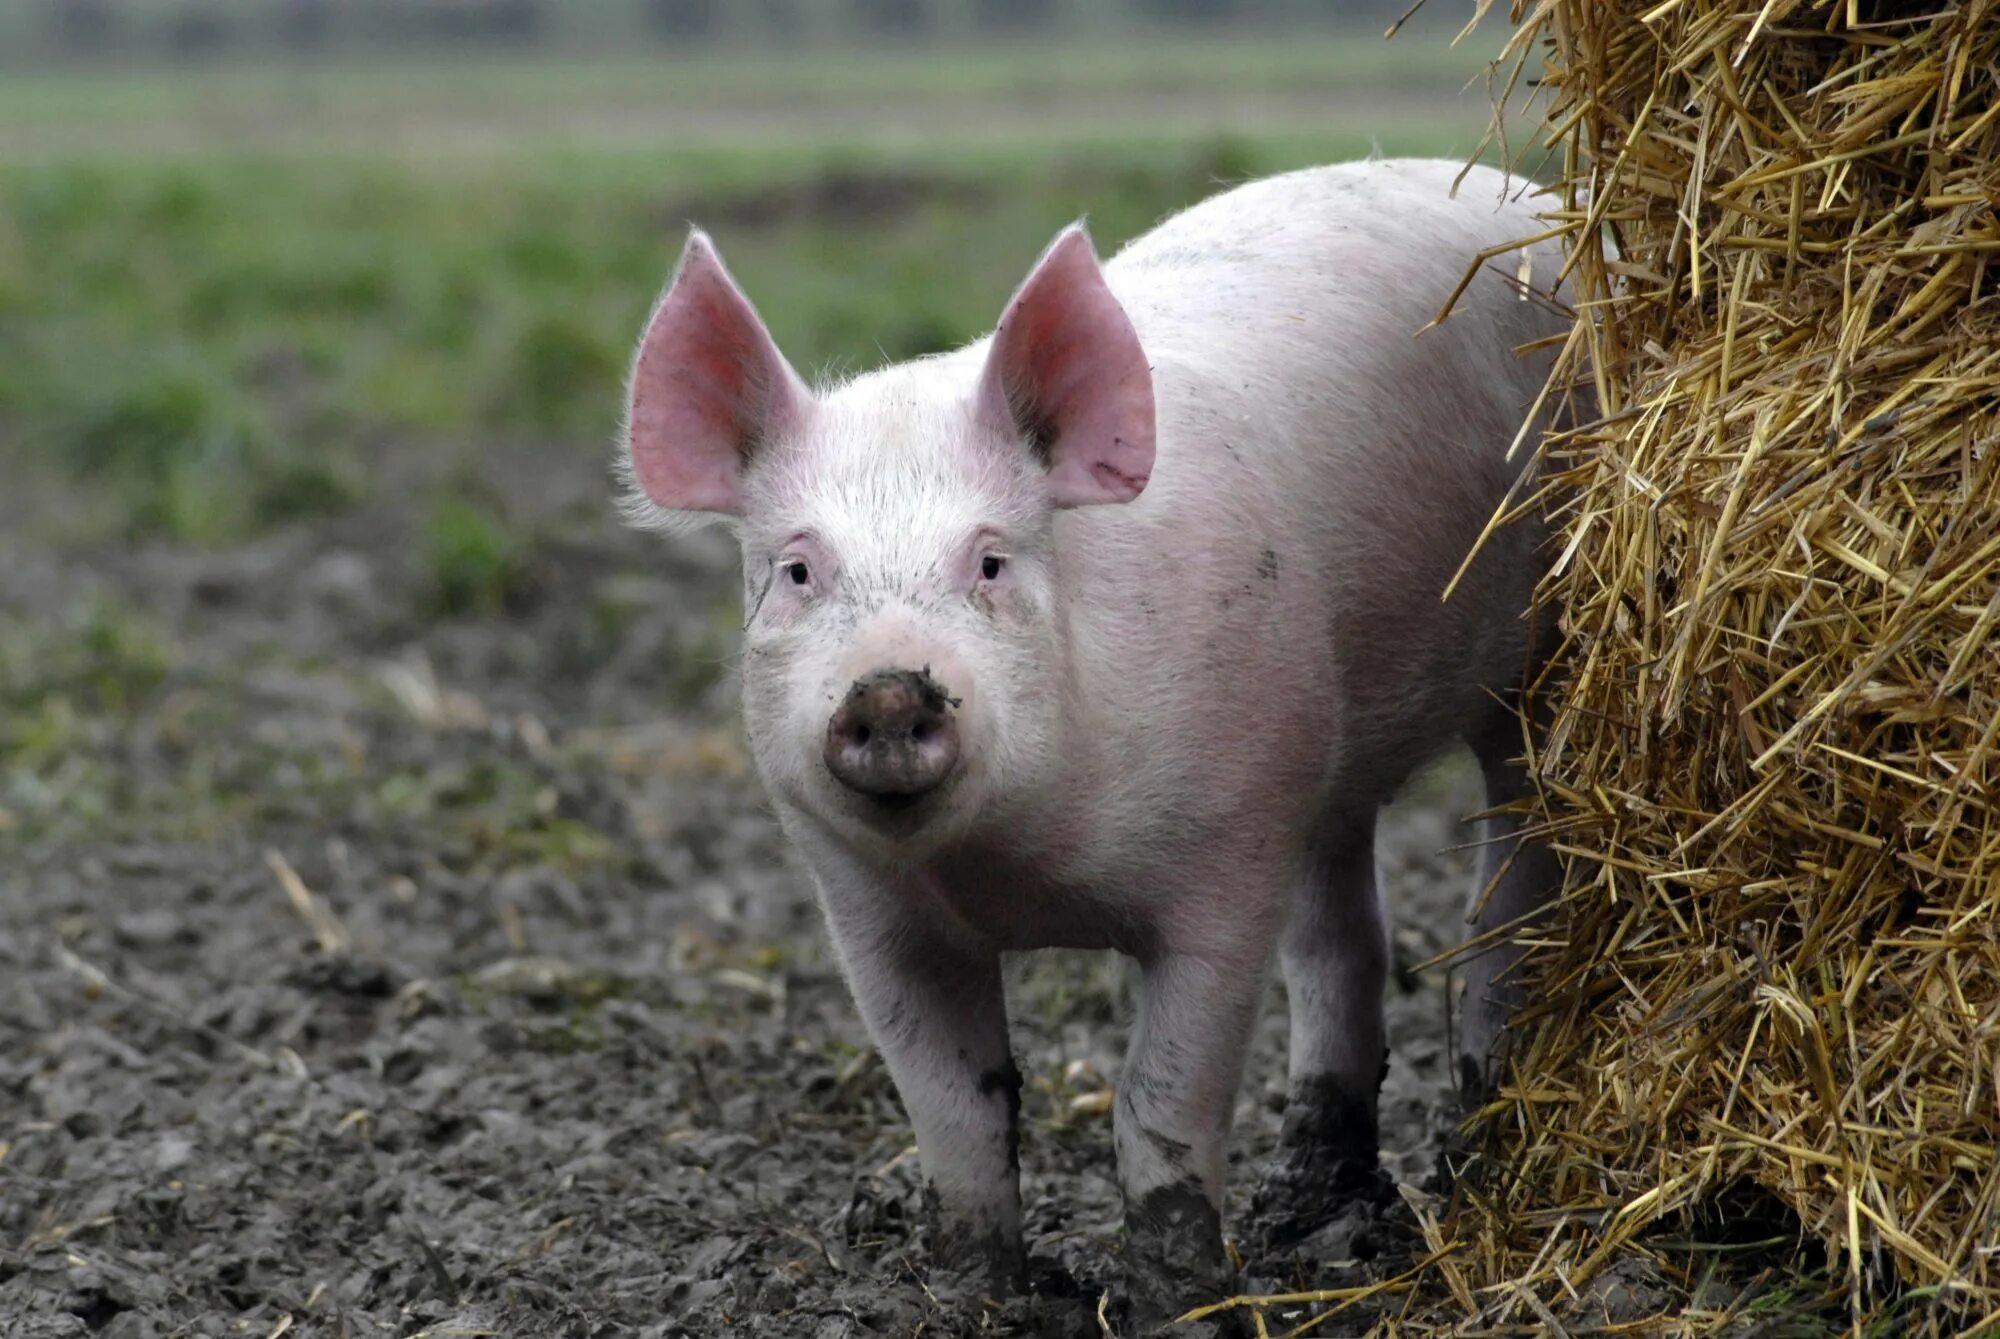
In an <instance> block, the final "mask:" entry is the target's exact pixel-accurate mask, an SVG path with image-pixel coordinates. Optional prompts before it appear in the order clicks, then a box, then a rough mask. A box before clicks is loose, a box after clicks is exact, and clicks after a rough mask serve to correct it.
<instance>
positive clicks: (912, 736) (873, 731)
mask: <svg viewBox="0 0 2000 1339" xmlns="http://www.w3.org/2000/svg"><path fill="white" fill-rule="evenodd" d="M957 706H958V702H957V701H956V700H955V699H953V698H951V697H948V696H946V694H945V691H944V689H943V687H941V686H940V685H939V684H938V681H937V680H936V679H933V678H932V677H931V673H930V670H929V669H928V668H926V669H922V670H877V671H875V672H874V673H873V674H865V675H863V676H862V677H861V678H859V679H856V680H855V681H854V684H853V686H852V687H850V688H849V689H848V690H847V696H846V697H845V698H843V699H842V700H841V703H840V706H839V707H838V708H836V709H835V711H834V713H833V718H832V719H831V720H829V721H828V722H827V725H826V766H827V770H828V771H830V772H832V773H833V775H834V779H835V780H837V781H839V782H840V784H841V785H843V786H846V787H847V788H848V789H849V790H852V791H856V792H858V793H860V794H862V795H866V796H868V797H869V798H871V799H876V800H889V801H894V800H910V799H915V798H916V797H918V796H920V795H925V794H928V793H929V792H931V791H933V790H936V789H937V788H938V786H939V785H941V784H942V783H943V782H944V780H945V778H946V777H948V776H950V775H951V772H952V769H953V768H954V767H956V766H957V765H958V723H957V722H956V721H955V720H954V719H953V718H952V713H953V710H954V709H955V708H956V707H957Z"/></svg>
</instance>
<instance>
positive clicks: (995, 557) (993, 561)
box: [979, 553, 1007, 581]
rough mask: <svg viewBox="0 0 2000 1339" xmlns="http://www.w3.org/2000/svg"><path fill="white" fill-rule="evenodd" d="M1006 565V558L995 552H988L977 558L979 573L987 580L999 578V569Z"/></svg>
mask: <svg viewBox="0 0 2000 1339" xmlns="http://www.w3.org/2000/svg"><path fill="white" fill-rule="evenodd" d="M1006 565H1007V560H1006V559H1005V558H1002V557H1001V556H1000V555H999V554H997V553H989V554H987V555H986V556H985V557H984V558H981V559H980V560H979V575H980V576H982V577H984V578H986V580H988V581H998V580H999V579H1000V569H1001V568H1002V567H1005V566H1006Z"/></svg>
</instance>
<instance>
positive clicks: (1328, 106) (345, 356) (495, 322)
mask: <svg viewBox="0 0 2000 1339" xmlns="http://www.w3.org/2000/svg"><path fill="white" fill-rule="evenodd" d="M1369 40H1373V39H1369ZM1361 41H1362V39H1360V38H1356V39H1353V40H1352V41H1333V42H1323V43H1320V44H1318V45H1314V44H1312V43H1299V44H1293V45H1290V46H1286V45H1279V44H1272V43H1268V42H1267V43H1262V44H1258V43H1250V44H1245V45H1220V46H1190V45H1182V46H1178V47H1173V46H1166V47H1159V48H1156V49H1151V50H1144V51H1139V50H1123V51H1120V52H1116V53H1110V54H1107V53H1106V52H1105V51H1069V52H1062V53H1042V54H1041V55H1039V56H1033V55H1031V54H1030V53H1026V52H1022V51H1018V50H1007V49H1001V50H999V51H996V52H987V53H979V54H959V55H953V56H948V57H936V58H933V57H917V56H913V55H910V54H908V53H904V54H896V53H887V54H876V55H873V56H868V57H857V56H851V55H850V56H849V57H847V58H845V59H843V60H826V59H820V58H815V59H810V60H799V59H792V60H790V61H789V62H787V61H781V60H779V59H777V58H768V57H767V58H750V57H736V58H731V59H730V60H725V61H719V62H711V63H707V64H703V65H698V66H696V65H689V66H675V65H666V66H662V65H660V64H658V63H640V62H637V61H616V60H614V61H609V62H601V63H597V64H592V65H555V66H530V65H520V64H508V63H506V62H494V61H491V60H485V59H482V60H474V61H470V62H463V63H452V62H441V63H435V64H432V65H428V66H417V65H408V66H388V67H363V66H336V67H329V68H328V69H325V70H322V71H319V72H317V73H316V74H313V75H311V76H309V77H308V76H305V75H301V74H300V73H299V72H297V71H287V70H283V69H279V68H277V67H273V66H269V65H258V66H252V67H247V68H242V69H235V70H223V71H219V72H217V73H216V74H215V75H214V76H213V77H202V78H191V77H188V76H186V75H184V74H183V75H178V76H176V75H170V74H167V73H161V72H151V73H141V74H130V73H128V74H126V75H122V76H121V75H114V74H110V73H97V74H90V75H82V76H79V75H75V74H71V75H66V76H53V75H52V76H48V77H44V78H32V77H13V76H10V77H9V79H8V80H7V81H5V82H4V83H0V146H4V148H0V450H4V451H7V452H9V454H10V455H11V456H12V457H14V458H15V459H23V460H33V461H40V462H47V463H52V464H54V465H56V466H58V467H60V468H61V470H63V471H64V472H66V473H67V474H69V475H70V476H72V477H74V478H76V479H79V480H82V481H85V482H86V483H87V484H88V485H89V487H90V489H91V490H92V491H93V492H95V493H96V494H97V495H98V500H99V501H101V502H102V503H103V504H104V505H103V506H102V507H100V508H97V509H96V510H95V515H96V517H97V519H98V521H99V522H100V523H104V521H105V518H106V517H107V516H109V517H110V523H112V524H131V525H136V526H138V527H140V528H151V529H157V530H162V531H165V532H166V533H169V534H172V535H176V536H179V537H182V538H187V539H194V540H199V541H204V542H220V541H224V540H227V539H230V538H233V537H236V536H239V535H241V534H243V533H246V532H249V531H253V530H255V529H256V528H257V527H258V526H260V525H263V524H265V523H268V522H270V521H273V520H279V519H283V518H285V517H287V516H291V515H296V514H298V513H300V512H301V511H310V510H313V509H317V508H321V507H328V506H341V505H346V504H351V503H353V502H357V501H360V500H362V499H364V498H366V497H367V496H368V494H369V489H370V474H371V470H370V465H369V460H370V451H371V450H377V449H380V448H381V447H382V445H383V444H384V443H390V442H393V443H395V449H396V450H398V451H409V450H415V449H421V450H425V451H432V452H439V453H444V454H447V455H448V454H450V453H452V452H457V451H463V450H465V449H467V448H468V447H469V446H470V445H471V444H474V443H477V442H478V441H480V440H482V439H486V438H490V437H492V436H495V435H511V436H516V437H520V436H527V437H533V438H537V439H543V440H546V441H547V442H548V443H550V449H554V450H566V451H579V452H586V453H588V452H601V451H602V450H603V448H604V445H605V443H606V442H607V441H608V439H609V437H610V435H611V432H612V430H613V427H614V425H615V422H616V418H617V414H618V394H619V387H620V381H621V378H622V375H623V371H624V364H625V359H626V356H627V353H628V350H629V347H630V344H631V341H632V340H633V338H634V337H635V335H636V332H637V329H638V325H639V322H640V320H641V319H642V317H643V315H644V313H645V311H646V309H647V307H648V305H649V303H650V302H651V301H652V299H653V297H654V295H655V293H656V291H657V289H658V286H659V285H660V283H661V281H662V280H663V279H664V277H665V275H666V273H667V271H668V269H669V267H670V266H671V264H672V261H673V258H674V255H675V253H676V251H677V249H678V246H679V243H680V240H681V237H682V234H683V231H684V229H685V227H686V226H687V225H688V224H689V223H690V222H694V223H698V224H700V225H702V226H705V227H707V228H709V229H710V230H711V231H713V232H714V233H715V234H716V236H717V238H718V241H719V242H720V243H721V245H722V247H723V249H724V253H725V255H727V256H728V258H729V260H730V262H731V264H732V266H733V267H734V268H735V269H737V271H738V272H739V274H740V276H741V277H742V279H743V281H744V283H745V284H746V286H747V287H748V288H749V290H750V291H751V293H752V295H753V297H754V298H755V299H756V301H757V302H758V303H759V305H760V306H761V307H762V309H763V310H764V312H765V315H766V317H767V319H768V320H769V322H770V324H771V326H772V328H773V330H774V331H775V332H776V334H777V336H778V338H779V340H780V342H781V343H782V344H783V346H784V347H785V348H786V349H787V351H788V352H789V353H790V355H791V356H792V358H793V359H794V361H795V362H797V363H798V365H799V366H800V367H802V368H806V369H812V370H816V371H821V370H823V371H835V372H842V371H852V370H857V369H862V368H866V367H868V366H871V365H874V364H876V363H878V362H881V361H884V360H888V359H895V358H902V357H908V356H911V355H914V354H918V353H924V352H929V351H933V350H936V349H939V348H943V347H947V346H949V345H951V344H953V343H955V342H959V341H962V340H964V339H967V338H969V337H971V336H973V335H975V334H977V333H978V332H980V331H982V330H984V329H986V328H987V327H988V326H990V324H991V322H992V320H993V319H994V317H995V316H996V315H997V312H998V308H999V304H1000V302H1001V301H1002V300H1003V299H1004V297H1005V295H1006V293H1007V291H1008V290H1009V288H1010V287H1011V285H1012V284H1013V283H1014V282H1016V281H1017V280H1018V278H1019V276H1020V274H1021V272H1022V271H1023V269H1024V267H1025V266H1026V264H1027V263H1028V261H1029V260H1031V259H1032V258H1033V256H1034V255H1035V253H1036V252H1037V251H1038V250H1039V248H1040V247H1041V246H1042V245H1043V244H1044V243H1045V242H1046V241H1047V239H1048V238H1049V237H1050V236H1051V235H1052V234H1053V233H1054V231H1055V230H1056V229H1057V228H1058V227H1060V226H1061V225H1062V224H1064V223H1065V222H1067V221H1069V220H1070V219H1073V218H1076V217H1078V216H1085V215H1087V216H1088V217H1089V218H1090V220H1091V223H1092V226H1093V229H1094V231H1095V233H1096V234H1097V237H1098V239H1099V242H1100V246H1101V247H1103V248H1104V249H1106V250H1109V249H1110V248H1113V247H1115V246H1117V245H1118V244H1119V243H1121V242H1122V241H1124V240H1125V239H1126V238H1128V237H1130V236H1132V235H1133V234H1135V233H1137V232H1139V231H1142V230H1143V229H1144V228H1146V227H1147V226H1149V225H1150V224H1152V223H1153V222H1155V221H1156V220H1157V219H1159V218H1160V217H1161V216H1163V215H1164V214H1166V213H1168V212H1171V211H1172V210H1174V209H1176V208H1179V207H1181V206H1184V205H1186V204H1188V203H1191V202H1193V201H1194V200H1196V199H1199V198H1200V197H1202V196H1203V195H1206V194H1209V193H1211V192H1212V191H1214V190H1216V189H1219V188H1220V187H1222V186H1223V185H1226V184H1227V183H1229V182H1231V181H1235V180H1240V179H1243V178H1246V177H1250V176H1254V175H1258V174H1261V173H1266V172H1272V171H1279V170H1283V169H1286V168H1291V167H1296V166H1301V165H1305V164H1309V163H1314V162H1322V161H1328V160H1333V159H1340V158H1349V157H1354V156H1358V155H1361V154H1364V153H1367V152H1369V151H1370V150H1371V149H1380V150H1383V151H1386V152H1420V153H1432V152H1435V153H1456V154H1465V153H1467V152H1469V151H1470V150H1471V149H1472V148H1473V147H1474V146H1475V144H1476V142H1477V136H1478V131H1479V129H1480V128H1481V114H1482V108H1483V105H1484V104H1483V101H1482V99H1481V98H1480V96H1479V95H1478V94H1476V93H1475V94H1471V95H1468V96H1466V97H1464V98H1460V99H1455V100H1454V99H1452V98H1451V97H1449V96H1448V90H1449V89H1450V88H1451V87H1452V86H1453V84H1452V81H1451V79H1450V78H1449V77H1448V76H1447V75H1446V69H1447V66H1448V65H1449V64H1450V62H1451V61H1454V60H1455V61H1457V62H1458V65H1459V68H1460V71H1461V73H1462V72H1463V69H1464V67H1465V66H1466V65H1467V64H1468V63H1475V64H1476V62H1473V61H1472V58H1471V56H1470V54H1469V53H1464V52H1457V53H1455V52H1453V51H1451V49H1450V48H1449V47H1447V46H1444V45H1442V44H1441V43H1440V42H1439V41H1437V40H1435V39H1426V40H1418V41H1411V42H1408V43H1404V42H1402V41H1401V40H1400V39H1399V42H1398V43H1396V44H1391V45H1389V46H1388V47H1385V48H1383V50H1386V51H1394V52H1395V53H1397V59H1396V60H1395V61H1384V60H1382V59H1380V56H1381V52H1380V51H1377V50H1375V49H1374V48H1373V47H1369V48H1365V49H1364V48H1363V47H1362V46H1361V45H1360V43H1361ZM886 89H893V90H895V95H894V97H890V96H888V95H887V94H886V93H885V92H884V90H886ZM1176 89H1177V90H1179V92H1178V93H1176V94H1174V95H1173V97H1174V98H1177V99H1178V100H1179V101H1181V102H1183V103H1186V104H1187V105H1188V106H1192V107H1194V108H1196V109H1197V114H1196V120H1197V121H1198V122H1199V124H1198V125H1193V126H1191V125H1190V124H1188V123H1187V121H1186V120H1185V119H1183V120H1181V121H1176V120H1174V118H1172V117H1171V116H1164V115H1152V114H1151V113H1149V111H1148V108H1149V107H1152V106H1153V104H1154V102H1155V101H1157V100H1158V99H1160V98H1162V97H1166V96H1168V94H1167V92H1166V91H1167V90H1176ZM1357 89H1364V90H1365V89H1372V90H1374V93H1373V95H1372V102H1371V99H1370V97H1369V96H1366V95H1365V94H1364V92H1358V91H1357ZM1315 90H1318V91H1317V92H1316V91H1315ZM1328 90H1331V91H1330V92H1329V91H1328ZM1392 90H1393V91H1392ZM1294 96H1295V97H1298V98H1300V99H1303V101H1302V102H1301V103H1300V104H1299V106H1297V107H1294V108H1293V109H1292V111H1290V112H1288V113H1286V115H1285V116H1283V117H1281V118H1279V120H1278V123H1277V124H1273V123H1272V122H1271V120H1270V118H1269V117H1268V116H1267V115H1266V113H1267V112H1269V111H1270V108H1271V105H1272V104H1271V102H1270V100H1271V99H1274V98H1275V99H1282V98H1285V97H1294ZM1242 98H1249V99H1251V102H1252V103H1253V104H1255V105H1251V106H1247V107H1246V106H1245V105H1241V104H1240V103H1238V102H1236V101H1233V100H1236V99H1242ZM1322 98H1332V99H1333V101H1331V102H1324V103H1323V104H1322V102H1320V101H1315V99H1322ZM1079 99H1080V100H1084V101H1086V102H1089V103H1091V104H1093V105H1097V106H1100V107H1101V108H1105V109H1109V110H1106V111H1104V112H1103V114H1101V115H1096V116H1092V115H1089V114H1080V115H1076V116H1073V117H1066V116H1065V115H1064V114H1063V113H1062V110H1061V108H1062V106H1063V104H1064V103H1065V100H1079ZM1260 99H1261V100H1262V101H1259V100H1260ZM1336 102H1337V103H1340V104H1342V105H1348V106H1350V107H1351V108H1352V114H1351V115H1349V116H1345V117H1343V116H1341V115H1338V114H1336V110H1335V105H1334V104H1335V103H1336ZM1315 108H1317V109H1318V110H1317V112H1316V113H1314V109H1315ZM939 109H945V110H939ZM1364 109H1365V110H1364ZM1399 109H1401V110H1399ZM891 113H893V115H891ZM1308 113H1314V114H1308ZM676 117H681V118H683V119H684V120H686V122H687V123H686V124H683V125H682V126H681V128H680V130H679V131H674V130H672V128H671V124H670V123H672V122H673V120H674V118H676ZM760 117H761V118H763V119H762V120H760V119H759V118H760ZM870 117H874V118H878V120H879V124H875V125H874V126H873V128H872V129H871V128H869V127H868V126H866V125H863V124H862V122H865V121H867V120H868V118H870ZM662 118H664V120H662ZM881 118H887V119H881ZM1058 122H1060V124H1057V123H1058ZM606 125H610V126H612V127H614V129H613V130H610V131H604V127H605V126H606ZM601 131H602V132H603V133H600V132H601ZM239 132H241V133H239ZM162 137H165V138H167V139H174V138H176V137H178V138H180V139H181V140H183V141H184V145H183V147H184V148H185V149H186V150H187V151H186V152H178V153H164V154H163V153H157V152H155V151H154V148H155V147H157V143H158V142H159V141H160V140H161V138H162ZM468 138H472V139H477V140H478V142H479V143H480V144H481V145H482V146H484V148H486V149H494V148H495V146H498V151H492V152H488V151H481V152H471V151H456V150H454V148H453V145H454V144H457V143H459V142H460V141H462V140H466V139H468ZM364 144H372V145H374V146H375V148H374V150H373V151H369V152H364V151H363V150H362V148H361V147H360V146H362V145H364ZM64 145H67V146H68V147H67V148H64V149H63V150H62V151H61V152H55V151H54V150H55V149H57V148H59V147H61V146H64ZM37 146H38V147H37ZM149 146H152V147H149Z"/></svg>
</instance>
